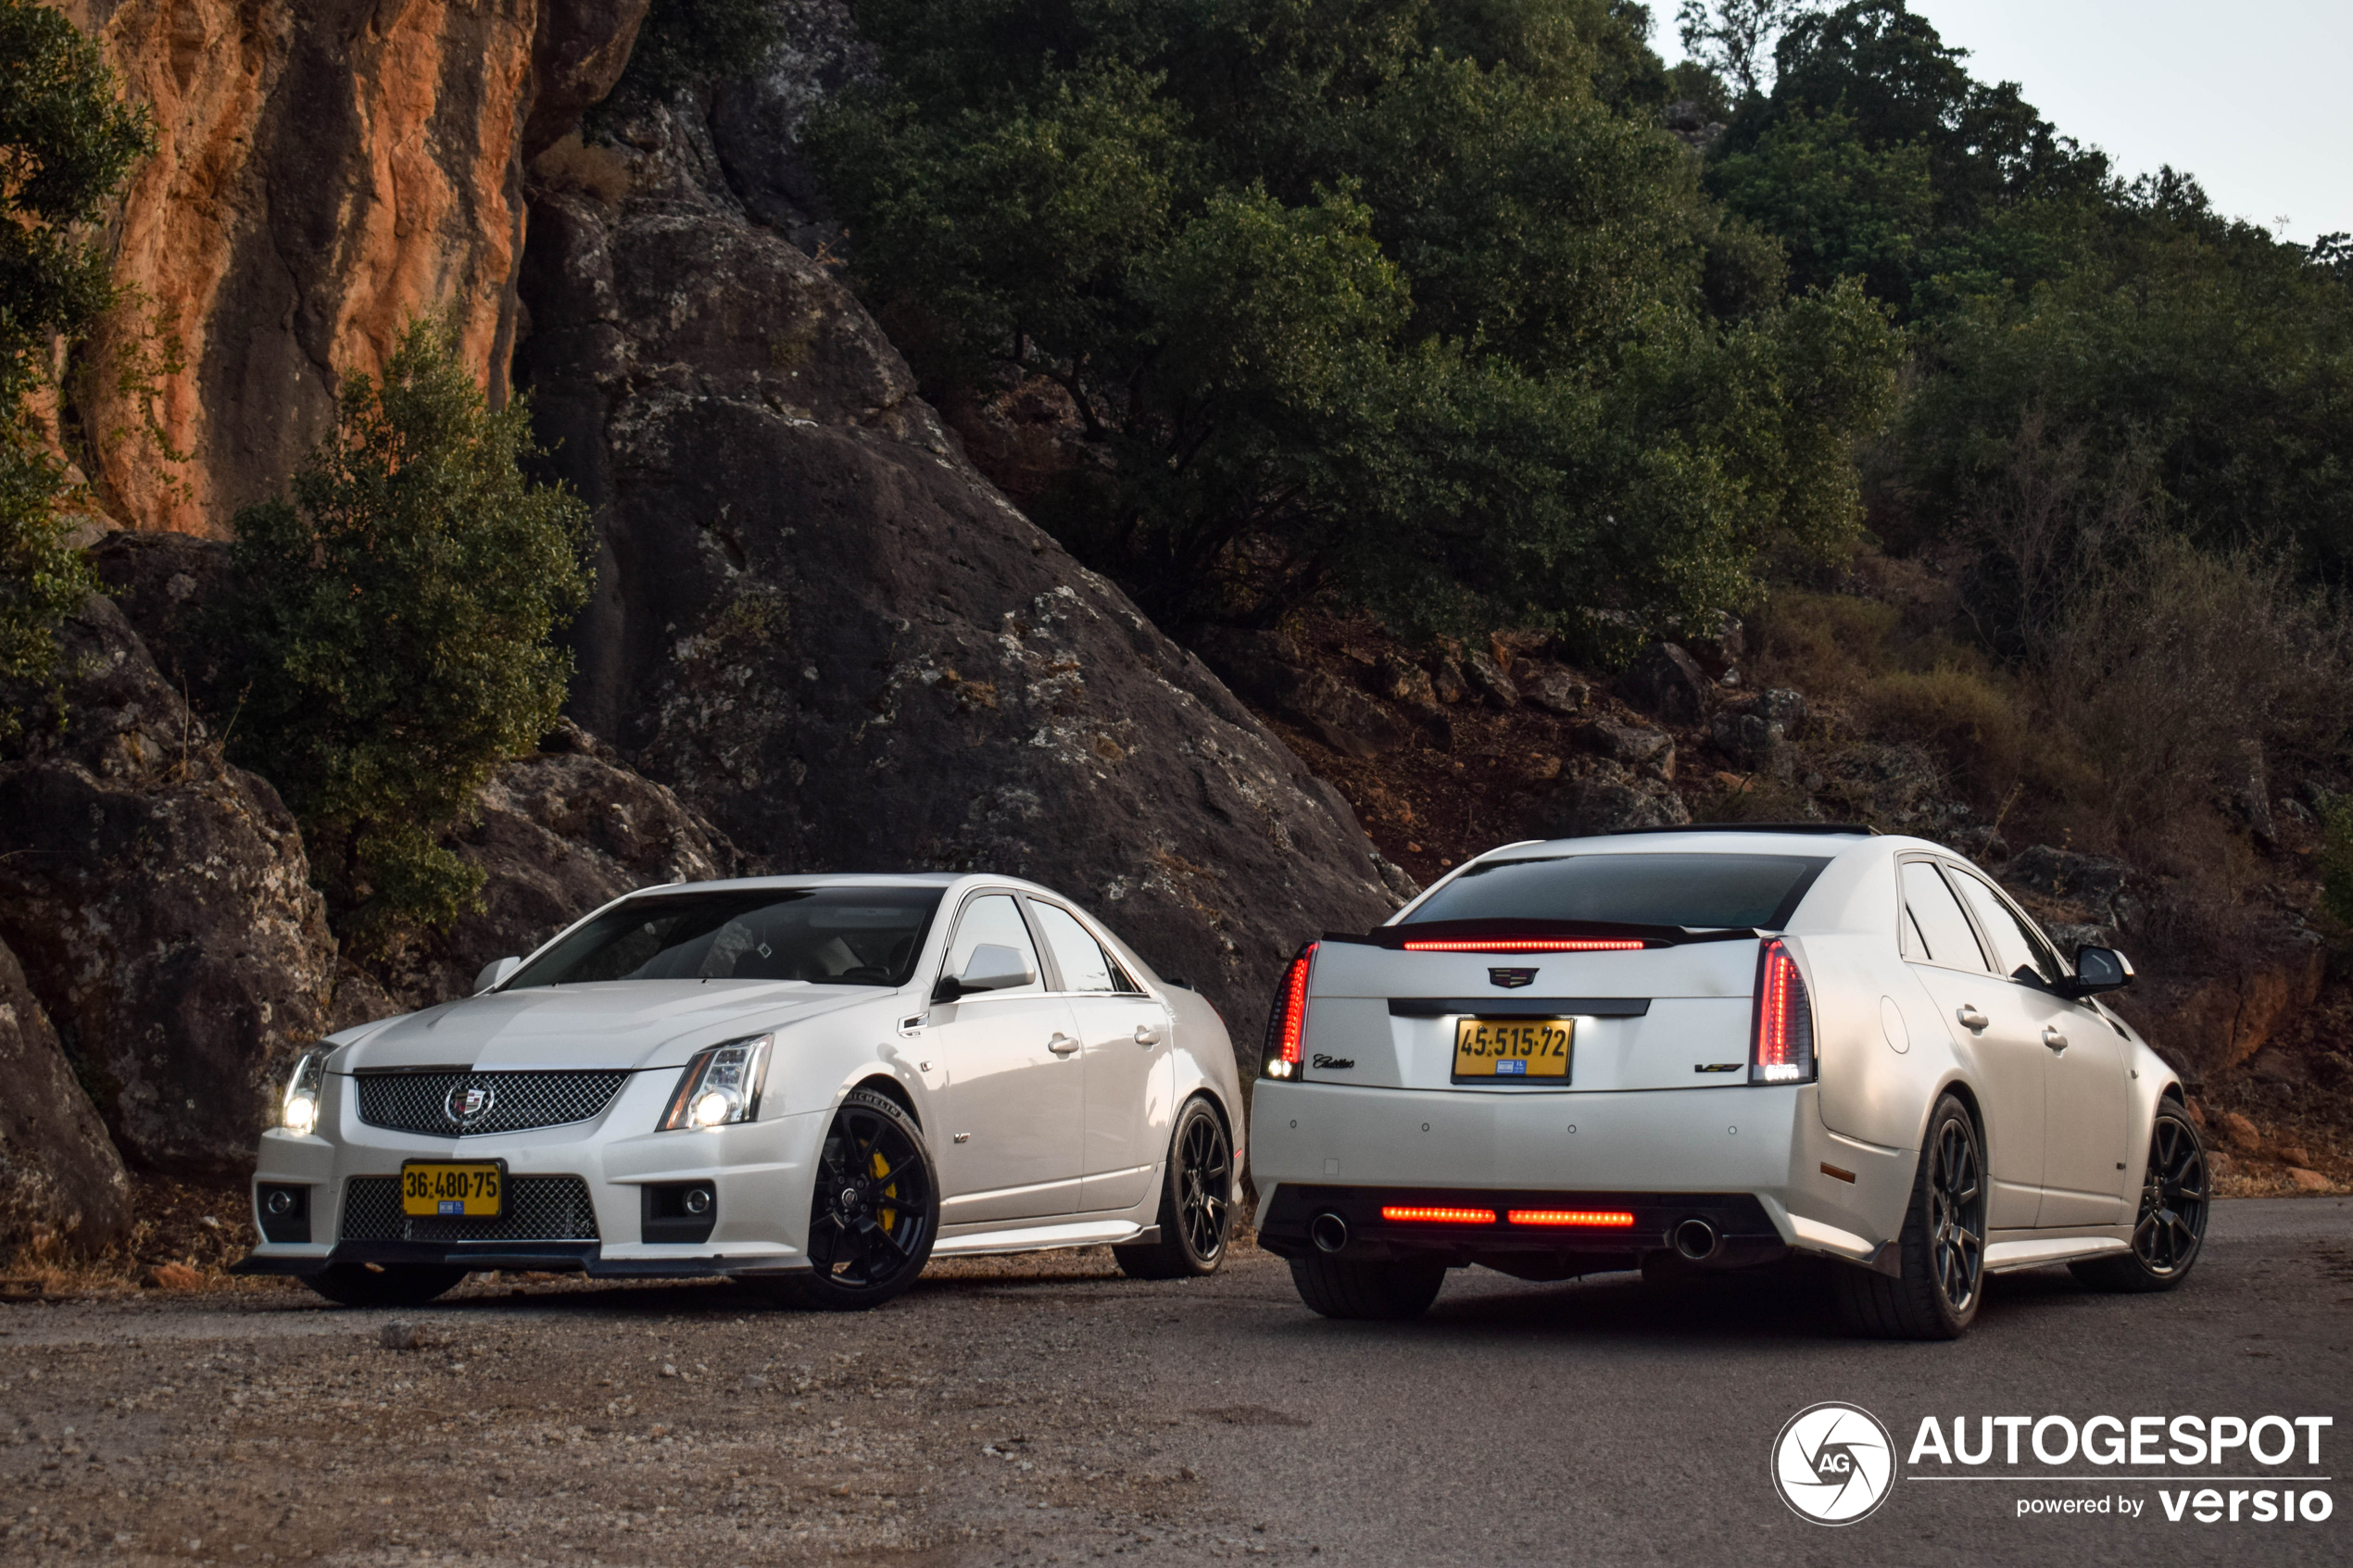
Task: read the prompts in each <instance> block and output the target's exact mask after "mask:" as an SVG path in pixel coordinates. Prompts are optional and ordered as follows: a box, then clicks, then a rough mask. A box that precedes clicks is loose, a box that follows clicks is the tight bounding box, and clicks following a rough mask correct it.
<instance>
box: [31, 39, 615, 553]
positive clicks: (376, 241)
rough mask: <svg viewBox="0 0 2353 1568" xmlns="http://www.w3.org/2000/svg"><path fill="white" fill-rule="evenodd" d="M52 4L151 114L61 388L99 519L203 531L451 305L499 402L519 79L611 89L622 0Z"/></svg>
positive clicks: (272, 475) (280, 468)
mask: <svg viewBox="0 0 2353 1568" xmlns="http://www.w3.org/2000/svg"><path fill="white" fill-rule="evenodd" d="M65 9H66V10H67V12H68V14H69V15H70V16H71V17H72V18H73V19H74V20H75V21H76V22H77V23H79V24H80V25H82V27H83V28H84V29H85V30H87V31H90V32H92V33H93V34H94V36H96V37H97V38H98V39H99V40H100V42H101V44H102V45H103V47H104V49H105V51H106V54H107V59H108V60H109V62H110V63H111V64H112V65H113V67H114V69H115V70H116V72H117V73H118V74H119V76H120V79H121V81H122V82H123V85H124V88H125V90H126V92H127V93H128V94H129V95H130V96H131V97H132V99H134V100H136V101H139V102H142V103H145V104H146V105H147V106H149V107H150V109H151V110H152V112H153V114H154V116H155V123H156V132H157V151H156V153H155V156H154V157H150V158H149V159H147V160H146V161H145V163H144V164H142V165H141V167H140V168H139V169H138V170H137V171H136V173H135V174H134V175H133V177H132V182H131V185H130V187H129V190H128V191H127V193H126V195H125V198H124V201H123V204H122V209H121V212H120V216H119V218H118V219H117V220H116V225H115V229H116V232H115V238H116V242H117V266H116V277H117V279H118V281H119V282H121V283H123V284H124V285H126V286H127V287H129V288H130V289H132V290H133V291H136V292H135V293H134V295H132V299H131V300H130V302H129V303H128V304H127V305H126V306H125V307H124V308H123V309H121V310H120V311H119V312H118V313H117V316H116V319H115V320H112V321H110V322H109V323H108V324H107V328H106V329H105V330H104V331H103V332H101V333H100V334H99V337H98V340H97V341H96V342H95V343H94V345H93V346H94V350H95V353H94V364H95V365H96V367H97V372H96V373H95V374H93V375H91V376H89V377H86V378H85V379H84V383H83V386H82V391H81V394H80V395H79V398H78V403H79V405H80V408H81V412H82V417H83V420H84V422H85V425H86V427H87V428H88V429H90V430H91V431H92V432H93V433H94V435H95V436H96V437H97V440H96V443H95V445H97V447H98V449H99V450H100V452H101V453H102V454H103V456H102V458H101V460H100V469H101V471H100V472H99V473H98V474H97V475H96V476H95V477H96V479H97V480H98V483H99V485H100V488H101V492H102V494H103V495H104V496H105V499H106V503H107V508H108V510H109V511H110V512H112V513H113V514H114V516H115V518H116V520H117V521H120V522H121V523H124V524H126V525H129V526H132V527H135V528H142V529H168V530H174V531H178V532H182V533H201V534H211V535H215V536H219V535H222V534H225V533H227V531H228V526H229V519H230V517H231V515H232V514H233V512H234V511H235V509H236V508H238V507H240V506H243V505H245V504H246V503H248V502H251V501H254V500H258V499H260V498H262V497H264V496H266V495H272V494H276V493H278V492H279V491H280V490H282V489H283V485H284V483H285V480H286V476H287V475H288V474H289V473H290V472H291V471H292V470H293V469H294V467H295V466H296V463H297V462H298V461H299V460H300V458H301V457H302V455H303V453H304V452H305V451H307V450H308V448H309V447H310V445H312V444H313V443H315V442H316V441H317V440H318V438H319V436H320V434H321V433H322V432H323V431H325V430H326V429H327V428H328V426H329V423H330V421H331V420H332V418H333V407H334V396H335V392H336V388H337V385H338V382H339V378H340V377H341V375H342V374H344V373H345V372H346V371H348V370H355V369H356V370H368V371H371V372H372V371H374V370H378V369H380V368H381V367H382V365H383V363H384V359H385V358H387V357H388V356H389V354H390V352H391V349H392V346H393V345H394V343H395V342H396V340H397V338H398V336H399V334H400V332H401V331H402V330H403V328H404V327H405V326H406V325H407V323H408V322H409V320H412V319H414V318H416V317H418V316H420V315H423V314H427V313H431V312H434V311H447V312H449V313H451V314H452V315H453V316H454V317H455V319H456V320H457V322H458V325H459V337H460V341H461V343H462V345H463V346H464V350H465V353H466V357H467V358H468V359H469V361H470V362H471V363H472V365H473V367H474V369H475V370H476V372H477V373H478V374H480V375H481V376H482V377H483V378H484V381H485V382H486V383H489V384H490V386H491V388H492V391H493V395H494V396H497V395H501V394H502V393H503V389H504V384H505V379H506V367H507V360H508V358H509V355H510V350H511V347H512V339H513V335H514V324H515V303H514V297H515V296H514V287H513V278H514V272H515V262H516V259H517V257H519V256H520V254H521V251H522V227H523V219H524V211H523V199H522V133H523V128H524V124H525V122H526V120H527V119H529V118H530V114H531V108H532V101H533V97H534V89H535V82H537V81H538V80H539V79H540V78H541V77H542V76H543V75H545V76H547V77H548V78H549V79H550V81H551V82H552V83H553V84H554V85H555V88H556V94H557V95H558V96H562V95H563V94H565V93H566V92H567V90H569V93H570V95H571V97H572V98H575V99H576V98H581V97H585V96H586V94H584V93H583V92H582V91H581V88H580V83H581V82H582V80H584V79H585V80H586V82H587V83H588V85H589V86H590V88H592V89H593V90H595V91H596V92H598V93H601V91H602V90H603V89H604V88H609V87H610V81H611V78H612V76H614V75H617V74H618V70H619V62H620V61H622V60H625V58H626V56H627V53H628V48H629V44H630V42H631V41H632V40H633V39H634V38H635V32H636V28H637V23H638V21H639V19H641V18H642V17H643V15H644V10H645V0H68V3H67V4H66V6H65ZM535 42H537V43H539V44H541V45H542V46H543V47H544V48H545V50H546V52H547V56H548V58H547V62H546V65H545V69H542V68H541V67H540V66H539V65H537V64H535ZM590 101H593V99H591V100H590ZM576 112H577V109H576V108H574V109H573V113H574V114H576ZM546 121H547V115H546V114H545V113H543V114H542V115H541V117H540V124H542V125H544V124H545V123H546ZM143 334H145V336H146V338H147V340H148V341H149V343H150V347H151V348H156V347H160V346H161V345H162V344H163V343H164V342H166V341H170V342H175V343H176V345H177V349H178V353H177V359H178V363H177V365H176V366H175V367H171V368H168V369H162V370H155V371H154V372H153V373H151V374H150V375H149V376H148V378H147V382H148V386H149V388H150V389H151V392H150V393H149V394H145V395H143V394H138V393H131V392H126V391H125V390H124V389H123V388H122V387H120V385H118V384H116V383H117V378H116V376H115V374H114V373H113V368H114V367H116V366H118V365H120V363H121V362H122V357H123V356H124V355H125V354H126V353H127V352H131V351H133V350H135V349H136V348H137V345H139V344H140V343H141V341H142V338H143ZM158 334H161V335H158ZM174 452H178V453H182V454H185V458H184V460H175V458H173V457H172V454H173V453H174Z"/></svg>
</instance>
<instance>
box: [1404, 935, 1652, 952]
mask: <svg viewBox="0 0 2353 1568" xmlns="http://www.w3.org/2000/svg"><path fill="white" fill-rule="evenodd" d="M1643 946H1644V944H1643V943H1642V941H1640V940H1639V939H1635V938H1629V937H1615V936H1557V937H1555V936H1530V937H1525V938H1523V937H1516V936H1509V937H1489V938H1487V939H1485V940H1483V941H1462V942H1408V943H1406V944H1405V950H1406V951H1407V952H1409V953H1634V952H1640V951H1641V950H1642V947H1643Z"/></svg>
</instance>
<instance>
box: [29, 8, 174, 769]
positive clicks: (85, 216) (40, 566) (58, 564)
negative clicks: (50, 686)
mask: <svg viewBox="0 0 2353 1568" xmlns="http://www.w3.org/2000/svg"><path fill="white" fill-rule="evenodd" d="M151 140H152V137H151V134H150V132H149V130H148V124H147V118H146V115H145V112H144V111H142V110H139V109H134V108H132V107H127V106H125V105H124V104H122V103H121V102H120V101H119V99H118V97H117V93H116V86H115V81H114V77H113V74H112V73H111V72H109V71H108V70H107V67H106V62H105V61H104V60H103V59H101V58H100V57H99V54H98V49H97V45H96V44H93V43H92V42H91V41H90V40H88V39H87V38H84V37H83V36H82V34H81V33H80V32H79V31H76V30H75V28H74V26H73V24H72V23H71V22H69V21H68V20H66V19H65V18H64V17H63V16H61V15H60V14H58V13H57V11H55V10H53V9H51V8H49V7H48V6H38V5H33V4H31V3H30V0H0V680H5V681H8V682H11V683H14V682H19V681H25V680H38V679H41V678H43V677H44V676H46V675H47V674H48V673H49V671H50V669H51V665H52V662H53V660H54V659H55V656H56V644H55V642H54V641H53V636H54V633H55V632H56V629H57V621H59V620H60V619H61V618H62V617H63V616H64V615H65V614H66V613H67V612H68V611H69V610H70V609H72V608H73V607H74V606H76V605H78V604H80V603H81V602H82V598H83V596H86V595H87V594H89V593H90V592H91V591H92V590H93V589H94V588H95V587H96V585H97V584H96V580H95V579H94V577H93V576H92V575H91V573H90V571H89V570H88V569H87V568H86V567H84V566H83V565H82V560H81V558H80V557H79V556H77V555H75V554H74V553H73V552H72V551H70V550H69V549H68V548H67V547H66V544H65V527H64V524H63V522H62V521H60V519H59V517H58V501H59V499H60V497H61V496H62V495H64V494H65V491H66V487H67V475H66V470H65V468H64V466H63V465H62V464H61V463H59V462H58V461H57V459H56V458H54V457H53V456H52V455H51V454H50V452H49V451H48V449H47V447H46V445H45V443H44V441H43V439H42V436H41V434H40V433H39V432H38V431H37V430H36V429H35V428H34V427H33V424H32V422H31V418H30V416H29V411H28V402H29V400H30V399H31V396H32V395H33V394H34V393H35V392H36V391H37V390H38V389H39V388H41V387H42V386H43V385H44V384H45V383H48V381H49V379H50V370H51V366H52V364H53V363H54V359H53V353H54V345H55V343H56V341H57V339H60V338H62V339H64V340H65V342H66V345H67V346H68V347H69V348H70V347H71V345H73V344H74V343H75V342H77V341H79V340H80V338H81V337H82V334H83V333H84V332H87V331H88V330H89V328H90V327H91V325H92V324H93V323H94V321H96V320H97V319H98V317H99V316H100V315H101V314H103V313H104V312H105V310H106V309H107V307H108V306H109V305H110V304H112V303H113V302H114V298H115V291H114V288H113V285H112V283H111V282H110V280H109V278H108V275H107V256H106V252H105V249H104V247H103V246H102V245H100V244H99V243H98V241H97V240H96V238H94V236H93V235H92V234H91V233H90V232H88V230H87V228H86V227H85V226H86V225H87V224H88V223H89V222H90V221H91V220H93V219H94V218H96V217H97V216H98V213H99V210H100V209H101V208H102V207H104V205H105V204H106V202H107V200H108V199H109V198H110V197H112V196H113V194H115V193H116V192H117V191H118V190H120V188H121V185H122V182H123V181H124V180H125V179H127V178H128V177H129V175H130V172H131V167H132V164H133V163H134V162H136V161H137V159H138V158H139V157H141V156H142V155H143V154H144V153H145V151H146V150H147V148H148V146H149V144H150V143H151ZM16 722H17V720H16V718H15V716H14V714H13V713H10V712H5V711H0V731H7V730H13V729H14V727H15V725H16Z"/></svg>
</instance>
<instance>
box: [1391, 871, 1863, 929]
mask: <svg viewBox="0 0 2353 1568" xmlns="http://www.w3.org/2000/svg"><path fill="white" fill-rule="evenodd" d="M1829 864H1830V860H1829V859H1828V858H1827V857H1815V856H1807V855H1640V854H1636V855H1563V856H1559V857H1556V858H1548V859H1514V860H1491V861H1483V862H1481V863H1480V864H1478V865H1475V866H1473V867H1471V868H1470V869H1469V870H1467V871H1466V872H1463V874H1462V875H1460V876H1458V877H1456V878H1455V879H1454V880H1453V881H1452V882H1450V883H1448V884H1446V885H1445V886H1443V887H1441V888H1440V889H1439V890H1438V891H1437V892H1436V893H1434V894H1432V895H1431V896H1430V897H1429V899H1428V901H1427V902H1426V903H1424V904H1423V905H1422V906H1421V907H1420V908H1419V909H1416V910H1415V911H1414V912H1413V914H1412V915H1411V916H1410V917H1409V918H1408V919H1407V920H1406V921H1404V922H1403V923H1404V924H1408V925H1412V924H1417V923H1419V922H1423V921H1440V920H1570V921H1576V920H1586V921H1607V922H1614V923H1617V924H1623V925H1688V926H1694V927H1702V928H1705V927H1711V926H1738V925H1753V926H1761V927H1764V928H1765V929H1767V930H1777V929H1779V928H1780V927H1781V926H1783V925H1786V924H1788V923H1789V917H1790V916H1791V915H1792V914H1793V913H1794V912H1795V911H1796V909H1797V904H1798V900H1799V899H1801V898H1803V897H1806V889H1807V888H1808V887H1811V886H1812V885H1813V884H1814V878H1815V877H1816V876H1818V875H1819V874H1820V873H1821V870H1822V868H1823V867H1824V866H1827V865H1829Z"/></svg>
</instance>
